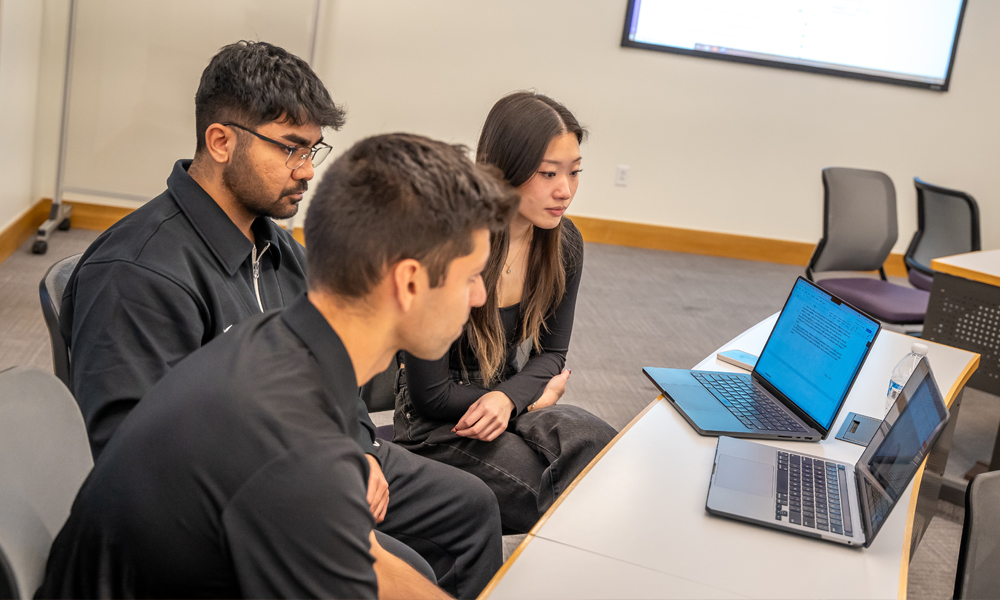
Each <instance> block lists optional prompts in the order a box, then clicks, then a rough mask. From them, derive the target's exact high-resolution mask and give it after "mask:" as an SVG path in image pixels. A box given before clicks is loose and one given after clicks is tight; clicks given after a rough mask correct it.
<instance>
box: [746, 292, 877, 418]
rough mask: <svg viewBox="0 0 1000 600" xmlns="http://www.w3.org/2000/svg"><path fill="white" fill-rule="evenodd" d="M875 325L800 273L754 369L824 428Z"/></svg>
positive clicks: (864, 352)
mask: <svg viewBox="0 0 1000 600" xmlns="http://www.w3.org/2000/svg"><path fill="white" fill-rule="evenodd" d="M878 329H879V324H878V323H877V322H876V321H874V320H873V319H870V318H869V317H866V316H865V315H863V314H861V313H860V312H859V311H857V310H855V309H854V308H851V307H850V306H848V305H846V304H844V303H843V302H841V301H840V299H838V298H835V297H833V296H831V295H830V294H828V293H827V292H825V291H823V290H822V289H820V288H819V287H817V286H815V285H813V284H812V283H810V282H808V281H806V280H805V279H803V278H801V277H800V278H799V279H798V280H797V281H796V282H795V287H793V288H792V293H791V295H789V296H788V300H787V301H786V302H785V308H784V309H782V311H781V316H779V317H778V322H777V323H776V324H775V326H774V331H773V332H772V333H771V337H770V338H768V340H767V344H766V345H765V346H764V350H763V351H761V353H760V358H759V359H757V366H756V368H755V369H754V372H755V373H756V374H757V375H759V376H760V377H761V378H763V379H764V380H765V381H767V382H768V383H769V384H771V385H772V386H774V388H775V389H777V390H778V391H779V392H781V393H782V394H784V395H785V396H786V397H787V398H788V399H789V400H791V401H792V402H794V403H795V404H796V405H797V406H798V407H799V408H800V409H801V410H802V411H804V412H805V413H806V414H807V415H809V416H810V417H812V419H813V420H814V421H816V423H818V424H819V425H820V426H821V427H822V428H823V429H824V430H829V429H830V426H831V425H832V424H833V419H834V417H836V415H837V411H838V410H840V406H841V404H843V403H844V399H845V398H846V397H847V392H848V390H849V389H850V387H851V384H852V383H853V382H854V377H855V375H857V372H858V370H859V369H860V368H861V363H862V362H863V361H864V359H865V356H866V355H867V354H868V349H869V348H870V347H871V344H872V341H873V340H874V339H875V335H876V334H877V333H878Z"/></svg>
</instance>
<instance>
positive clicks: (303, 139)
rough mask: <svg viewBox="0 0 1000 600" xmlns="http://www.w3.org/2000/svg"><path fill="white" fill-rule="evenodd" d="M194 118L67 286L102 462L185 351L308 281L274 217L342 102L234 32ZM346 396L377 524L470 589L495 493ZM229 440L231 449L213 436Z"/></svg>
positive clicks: (294, 199)
mask: <svg viewBox="0 0 1000 600" xmlns="http://www.w3.org/2000/svg"><path fill="white" fill-rule="evenodd" d="M195 121H196V132H197V147H196V150H195V156H194V160H180V161H177V163H175V165H174V169H173V172H172V173H171V174H170V176H169V178H168V179H167V190H166V191H165V192H164V193H163V194H161V195H159V196H157V197H156V198H154V199H153V200H151V201H149V202H148V203H146V204H145V205H143V206H142V207H141V208H139V209H138V210H136V211H135V212H133V213H132V214H130V215H128V216H127V217H125V218H124V219H122V220H121V221H119V222H118V223H117V224H115V225H114V226H112V227H111V228H109V229H108V230H107V231H105V232H104V233H103V234H102V235H101V236H100V237H98V238H97V240H95V241H94V243H93V244H92V245H91V246H90V248H89V249H88V250H87V252H86V253H85V254H84V255H83V257H82V258H81V260H80V263H79V265H78V266H77V268H76V270H75V271H74V273H73V275H72V276H71V277H70V280H69V282H68V283H67V286H66V292H65V294H64V296H63V302H62V310H61V313H60V328H61V331H62V335H63V337H64V338H65V339H66V340H67V343H68V344H69V346H70V350H71V353H72V367H71V370H72V378H73V386H72V387H73V390H72V391H73V393H74V395H75V397H76V400H77V402H78V403H79V405H80V408H81V410H82V412H83V416H84V420H85V422H86V425H87V432H88V436H89V438H90V443H91V450H92V452H93V454H94V458H95V460H96V459H97V458H98V456H99V455H100V453H101V451H102V450H103V449H104V447H105V445H106V444H107V443H108V441H109V440H110V439H111V437H112V435H113V434H114V432H115V431H116V430H117V428H118V427H119V425H120V424H121V423H122V421H123V420H124V419H125V417H126V416H127V415H128V414H129V412H130V411H131V410H132V409H133V408H134V407H135V406H136V404H137V403H139V401H140V398H142V397H143V396H144V395H145V394H146V392H147V391H149V389H150V388H152V387H153V385H154V384H155V383H156V382H157V381H159V380H160V379H161V378H162V377H163V376H164V375H165V374H166V373H167V372H168V371H169V370H170V369H171V368H173V367H174V366H175V365H176V364H177V363H178V362H180V361H181V360H183V359H184V358H185V357H186V356H188V355H189V354H191V353H192V352H194V351H195V350H197V349H199V348H200V347H202V346H204V345H205V344H208V343H209V342H210V341H212V340H213V339H214V338H217V337H219V336H223V335H225V334H226V332H227V331H229V330H230V328H231V327H233V326H234V325H235V324H237V323H240V322H241V321H244V320H246V319H248V318H250V317H252V316H254V315H257V314H260V313H262V312H265V311H268V310H270V309H276V308H282V307H285V306H287V305H290V304H292V303H293V302H294V301H295V300H296V299H297V298H299V297H301V296H302V295H303V294H304V293H305V292H306V259H305V254H304V251H303V248H302V246H301V245H300V244H298V242H296V241H295V240H294V239H292V236H291V235H290V234H289V233H288V232H286V231H285V230H283V229H281V228H279V227H277V226H276V225H275V224H274V223H273V222H272V221H271V219H272V218H274V219H284V218H288V217H291V216H293V215H294V214H295V213H296V211H297V210H298V206H297V205H298V203H299V202H300V201H301V200H302V194H303V193H304V192H305V191H306V189H307V187H308V182H309V181H310V180H311V179H312V178H313V175H314V171H313V167H315V166H316V165H318V164H319V163H320V162H321V161H322V160H323V159H324V158H326V156H328V155H329V153H330V146H329V145H327V144H325V143H323V130H324V129H338V128H339V127H340V126H341V125H342V124H343V122H344V112H343V111H342V110H341V109H340V108H339V107H338V106H336V105H335V104H334V102H333V101H332V99H331V98H330V95H329V93H328V92H327V90H326V88H325V87H324V86H323V83H322V82H321V81H320V80H319V78H318V77H317V76H316V74H315V73H313V71H312V69H310V68H309V65H307V64H306V63H305V62H304V61H302V60H301V59H299V58H298V57H296V56H293V55H291V54H289V53H288V52H286V51H285V50H283V49H281V48H278V47H275V46H273V45H270V44H267V43H265V42H239V43H237V44H232V45H229V46H226V47H225V48H223V49H222V50H221V51H220V52H219V53H218V54H217V55H216V56H215V57H213V58H212V60H211V61H210V63H209V65H208V67H207V68H206V69H205V71H204V72H203V73H202V77H201V83H200V84H199V87H198V91H197V94H196V95H195ZM270 368H272V365H269V364H267V363H266V362H264V363H262V364H261V365H260V370H261V372H264V371H267V370H268V369H270ZM221 375H222V373H220V376H221ZM289 383H290V384H291V382H289ZM341 408H342V410H344V411H345V413H356V420H357V422H358V425H359V426H358V427H357V428H356V431H357V436H356V440H357V442H358V444H359V445H361V447H362V451H363V452H365V453H366V456H367V459H368V463H369V475H368V478H369V479H368V481H367V487H368V498H367V500H368V503H369V508H370V510H371V512H372V514H373V516H374V517H375V521H376V523H378V524H379V525H378V529H379V531H382V532H384V533H387V534H389V535H391V536H393V537H395V538H397V539H400V540H403V541H405V543H407V544H408V545H409V546H411V547H413V548H414V549H416V550H417V551H418V552H420V554H421V555H422V556H423V557H424V558H426V559H427V560H428V562H430V563H431V565H432V566H433V570H434V574H435V575H436V577H437V578H438V580H439V583H440V584H441V585H442V587H444V588H445V589H448V590H449V591H451V592H452V593H453V594H458V595H461V596H474V595H475V594H476V593H478V591H479V589H481V588H482V587H483V586H484V585H485V584H486V582H487V581H489V578H490V577H491V576H492V574H493V573H494V572H495V571H496V569H498V568H499V566H500V563H501V560H502V556H501V555H502V550H501V546H500V544H501V542H500V531H499V525H498V524H497V523H492V522H490V521H489V520H488V519H487V520H483V519H481V518H480V517H479V515H476V514H474V513H475V511H476V510H478V509H479V508H480V507H481V506H483V503H485V504H486V505H489V504H490V503H491V502H492V504H493V505H495V504H496V498H495V497H494V496H493V495H492V492H490V491H489V489H488V488H486V487H485V486H484V485H482V483H481V482H480V481H479V480H478V479H477V478H475V477H465V475H466V474H465V473H462V472H460V471H458V470H457V469H453V468H451V467H446V468H445V469H441V468H438V466H437V465H439V463H435V462H433V461H429V460H426V459H421V458H419V457H416V456H414V455H412V454H410V453H409V452H407V451H405V450H403V449H401V448H399V447H397V446H395V445H393V444H391V443H389V442H384V441H381V442H380V441H376V440H375V427H374V425H373V424H372V422H371V419H370V418H369V416H368V413H367V410H366V409H365V406H364V403H363V402H362V401H361V399H360V398H358V399H357V401H356V403H355V405H354V406H345V407H341ZM229 451H234V452H238V451H239V449H230V448H220V452H229ZM442 466H444V465H442ZM390 494H391V495H392V497H393V501H392V502H391V503H390V501H389V497H390ZM449 507H454V508H449ZM455 509H458V510H457V511H456V510H455ZM446 510H447V511H448V512H447V514H448V515H449V517H448V518H447V520H445V519H442V517H441V515H442V514H443V512H444V511H446ZM463 511H464V513H463ZM380 541H381V542H382V543H383V545H384V546H386V548H387V549H389V550H390V551H396V550H398V552H400V553H403V552H404V551H405V550H406V549H405V548H395V547H393V548H390V547H389V545H388V543H389V542H390V541H391V540H384V539H382V538H380ZM404 558H406V557H405V556H404Z"/></svg>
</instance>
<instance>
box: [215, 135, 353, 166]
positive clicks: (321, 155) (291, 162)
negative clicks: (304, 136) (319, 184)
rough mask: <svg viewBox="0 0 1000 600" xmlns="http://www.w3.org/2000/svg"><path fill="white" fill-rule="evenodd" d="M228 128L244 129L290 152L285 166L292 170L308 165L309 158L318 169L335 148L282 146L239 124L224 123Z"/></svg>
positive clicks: (326, 146)
mask: <svg viewBox="0 0 1000 600" xmlns="http://www.w3.org/2000/svg"><path fill="white" fill-rule="evenodd" d="M223 125H225V126H226V127H236V128H237V129H242V130H243V131H246V132H247V133H251V134H253V135H255V136H257V137H258V138H260V139H262V140H264V141H265V142H268V143H271V144H274V145H275V146H277V147H279V148H281V149H282V150H284V151H286V152H288V158H287V159H286V160H285V166H286V167H288V168H289V169H291V170H293V171H294V170H295V169H298V168H299V167H301V166H302V165H304V164H306V161H307V160H309V158H310V157H311V158H312V166H314V167H318V166H319V164H320V163H321V162H323V159H325V158H326V157H327V156H330V151H331V150H333V146H330V145H329V144H325V143H323V142H320V143H318V144H316V145H315V146H313V147H312V148H303V147H302V146H289V145H288V144H282V143H281V142H279V141H278V140H272V139H271V138H269V137H267V136H265V135H261V134H259V133H257V132H256V131H254V130H253V129H250V128H249V127H244V126H242V125H239V124H237V123H223Z"/></svg>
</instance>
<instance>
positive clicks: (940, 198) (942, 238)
mask: <svg viewBox="0 0 1000 600" xmlns="http://www.w3.org/2000/svg"><path fill="white" fill-rule="evenodd" d="M913 185H914V186H915V187H916V188H917V231H916V233H914V234H913V239H912V240H910V247H909V248H907V249H906V254H905V255H904V256H903V261H904V262H905V263H906V271H907V274H908V276H909V279H910V283H911V284H913V287H915V288H918V289H921V290H927V291H930V289H931V282H932V281H933V280H934V271H933V270H931V261H932V260H933V259H935V258H940V257H942V256H951V255H952V254H963V253H965V252H975V251H978V250H982V244H981V241H980V237H979V205H978V204H976V200H975V198H973V197H972V196H970V195H969V194H966V193H965V192H961V191H959V190H952V189H948V188H943V187H940V186H937V185H932V184H930V183H927V182H925V181H921V180H920V178H919V177H914V178H913Z"/></svg>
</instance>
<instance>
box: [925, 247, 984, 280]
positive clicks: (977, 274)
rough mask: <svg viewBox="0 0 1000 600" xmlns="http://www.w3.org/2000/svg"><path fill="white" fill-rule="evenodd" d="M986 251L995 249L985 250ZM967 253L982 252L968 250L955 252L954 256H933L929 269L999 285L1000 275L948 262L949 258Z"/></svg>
mask: <svg viewBox="0 0 1000 600" xmlns="http://www.w3.org/2000/svg"><path fill="white" fill-rule="evenodd" d="M986 252H996V251H990V250H987V251H986ZM969 254H982V252H969V253H968V254H956V255H955V256H946V257H943V258H935V259H933V260H931V269H934V270H935V271H938V272H939V273H946V274H948V275H954V276H955V277H961V278H962V279H969V280H972V281H978V282H979V283H985V284H987V285H992V286H996V287H1000V276H997V275H991V274H989V273H983V272H982V271H976V270H975V269H970V268H967V267H961V266H958V265H954V264H951V263H950V262H948V261H949V259H952V258H958V257H962V256H968V255H969Z"/></svg>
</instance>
